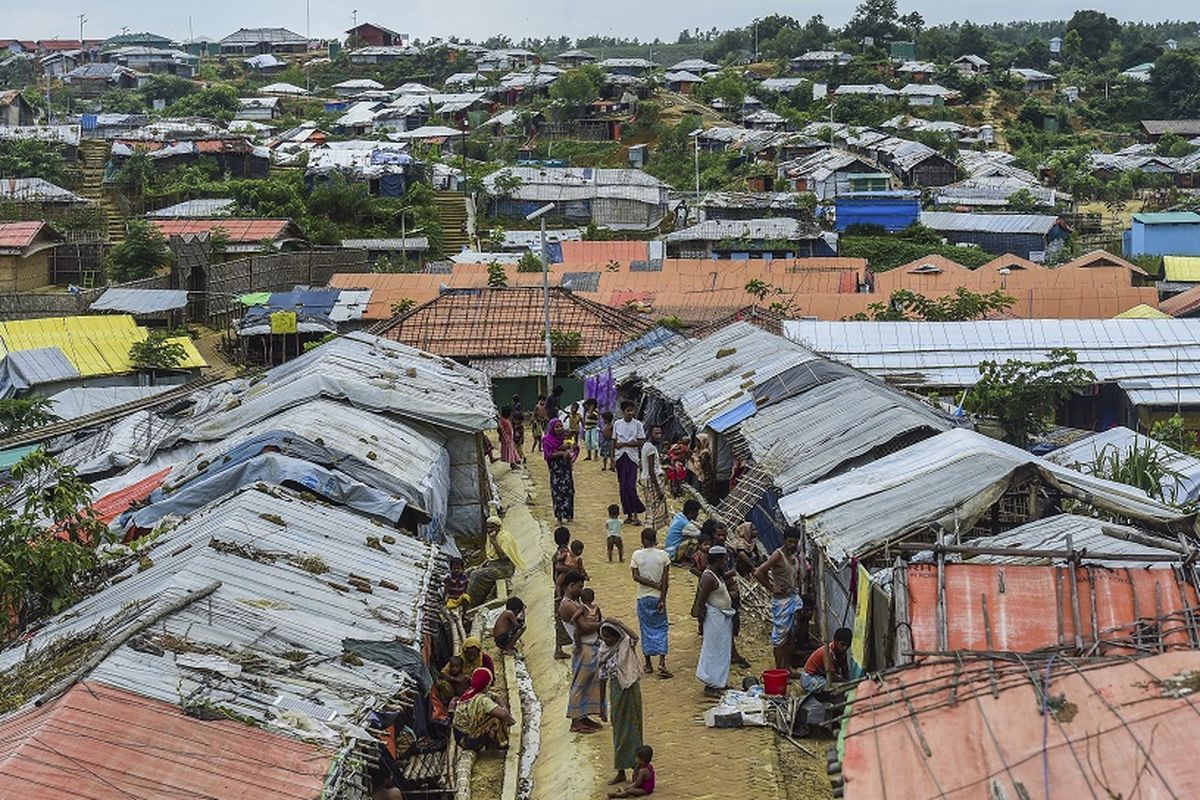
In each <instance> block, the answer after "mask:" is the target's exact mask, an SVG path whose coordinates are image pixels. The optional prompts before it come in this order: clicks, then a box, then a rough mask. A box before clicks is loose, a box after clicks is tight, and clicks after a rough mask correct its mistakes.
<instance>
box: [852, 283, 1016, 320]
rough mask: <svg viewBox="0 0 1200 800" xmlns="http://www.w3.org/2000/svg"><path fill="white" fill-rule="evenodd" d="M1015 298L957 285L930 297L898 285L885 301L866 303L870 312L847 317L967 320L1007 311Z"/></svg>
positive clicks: (997, 292) (862, 318)
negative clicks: (949, 291)
mask: <svg viewBox="0 0 1200 800" xmlns="http://www.w3.org/2000/svg"><path fill="white" fill-rule="evenodd" d="M1016 302H1017V300H1016V298H1014V297H1010V296H1009V295H1006V294H1005V293H1004V292H1002V291H1000V290H999V289H997V290H996V291H993V292H988V293H986V294H977V293H975V292H972V291H969V290H968V289H965V288H963V287H961V286H960V287H958V288H957V289H955V290H954V294H953V295H946V296H943V297H939V298H937V299H933V300H931V299H930V298H928V297H926V296H925V295H923V294H919V293H917V292H913V291H911V290H909V289H897V290H896V291H894V292H892V294H891V297H889V298H888V302H887V303H886V304H884V303H871V304H870V305H869V306H867V309H868V312H869V313H861V312H860V313H858V314H855V315H854V316H852V317H850V319H852V320H875V321H877V322H907V321H909V320H926V321H929V322H968V321H970V320H976V319H985V318H986V317H988V316H989V315H991V314H993V313H996V312H999V311H1007V310H1008V309H1010V308H1012V307H1013V304H1014V303H1016Z"/></svg>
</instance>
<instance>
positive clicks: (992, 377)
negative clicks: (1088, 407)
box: [965, 347, 1096, 447]
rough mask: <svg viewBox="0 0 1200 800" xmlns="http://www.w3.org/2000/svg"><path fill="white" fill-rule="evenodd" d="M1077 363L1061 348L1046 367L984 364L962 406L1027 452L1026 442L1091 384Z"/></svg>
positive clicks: (1039, 364) (1031, 363) (1025, 363)
mask: <svg viewBox="0 0 1200 800" xmlns="http://www.w3.org/2000/svg"><path fill="white" fill-rule="evenodd" d="M1078 362H1079V357H1078V356H1077V355H1076V353H1075V351H1074V350H1071V349H1069V348H1065V347H1056V348H1054V349H1053V350H1051V351H1050V353H1049V354H1048V355H1047V357H1046V360H1045V361H1018V360H1015V359H1009V360H1008V361H1005V362H1004V363H1003V364H1001V363H998V362H996V361H984V362H982V363H981V364H980V365H979V375H980V378H979V382H978V383H976V384H975V387H974V388H973V389H971V390H970V391H969V392H968V393H967V398H966V402H965V406H966V408H967V410H969V411H972V412H975V413H977V414H983V415H986V416H991V417H995V418H996V419H997V421H999V422H1000V424H1001V425H1003V426H1004V440H1005V441H1007V442H1009V443H1010V444H1015V445H1017V446H1019V447H1027V446H1028V445H1029V440H1030V438H1031V437H1033V436H1034V435H1035V434H1038V433H1041V432H1043V431H1045V430H1047V429H1048V428H1049V426H1050V421H1051V420H1052V419H1053V418H1054V413H1055V412H1056V411H1057V410H1058V408H1059V406H1061V405H1062V403H1063V402H1065V401H1066V400H1067V399H1069V398H1070V397H1071V396H1072V395H1076V394H1079V393H1080V392H1082V391H1083V390H1084V389H1086V388H1088V387H1089V386H1091V385H1092V384H1093V383H1095V382H1096V376H1095V375H1094V374H1093V373H1092V371H1091V370H1089V369H1085V368H1083V367H1080V366H1077V364H1078Z"/></svg>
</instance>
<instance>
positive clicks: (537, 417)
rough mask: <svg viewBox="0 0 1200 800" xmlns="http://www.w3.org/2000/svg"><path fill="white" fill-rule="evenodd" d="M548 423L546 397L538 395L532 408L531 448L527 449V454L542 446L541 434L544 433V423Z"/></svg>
mask: <svg viewBox="0 0 1200 800" xmlns="http://www.w3.org/2000/svg"><path fill="white" fill-rule="evenodd" d="M549 421H550V416H549V414H547V413H546V395H544V394H539V395H538V399H537V403H536V404H535V405H534V407H533V436H531V437H530V438H531V439H533V446H532V447H530V448H529V452H531V453H532V452H533V451H535V450H537V449H538V448H539V447H541V446H542V434H544V433H545V432H546V423H547V422H549Z"/></svg>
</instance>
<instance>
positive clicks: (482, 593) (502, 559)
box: [467, 517, 525, 605]
mask: <svg viewBox="0 0 1200 800" xmlns="http://www.w3.org/2000/svg"><path fill="white" fill-rule="evenodd" d="M485 528H486V530H487V540H486V541H485V542H484V543H483V557H484V562H483V564H481V565H480V566H478V567H476V568H475V569H473V570H471V577H470V580H469V581H468V582H467V594H468V595H469V596H470V597H471V603H472V604H474V605H479V604H481V603H485V602H487V601H488V600H489V599H490V598H491V596H492V592H494V591H495V590H496V581H498V580H500V579H501V578H511V577H512V576H513V575H515V574H516V571H517V570H518V569H525V562H524V561H522V560H521V550H520V548H519V547H517V540H516V539H514V538H513V536H512V534H511V533H509V532H508V531H506V530H505V529H504V524H503V523H502V522H501V521H500V518H499V517H488V520H487V523H486V524H485Z"/></svg>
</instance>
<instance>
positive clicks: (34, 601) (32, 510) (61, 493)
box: [0, 450, 113, 628]
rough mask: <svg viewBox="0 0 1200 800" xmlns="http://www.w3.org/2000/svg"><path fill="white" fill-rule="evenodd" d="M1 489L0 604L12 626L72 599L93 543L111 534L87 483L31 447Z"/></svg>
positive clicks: (90, 563) (91, 561) (92, 562)
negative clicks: (94, 506) (95, 507)
mask: <svg viewBox="0 0 1200 800" xmlns="http://www.w3.org/2000/svg"><path fill="white" fill-rule="evenodd" d="M10 474H11V477H12V480H13V483H12V485H10V486H7V487H5V488H4V489H3V490H0V609H4V613H5V614H6V615H8V614H12V615H13V616H15V617H16V622H17V627H18V628H21V627H24V626H25V625H27V624H28V623H29V622H30V621H32V620H34V619H36V618H38V617H40V616H43V615H45V614H53V613H57V612H58V611H61V610H62V609H64V608H66V607H67V606H68V605H70V604H71V603H73V602H74V601H75V600H76V599H77V597H78V595H79V587H80V578H81V577H82V576H83V574H84V573H86V572H87V571H88V570H90V569H92V568H94V567H95V566H96V563H97V562H96V547H97V546H98V545H101V544H106V543H108V542H110V541H111V540H112V539H113V535H112V534H110V533H109V530H108V527H107V526H106V525H104V524H103V523H101V522H100V521H99V520H98V519H97V518H96V513H95V511H94V510H93V509H92V507H91V494H92V487H91V486H89V485H88V484H87V483H85V482H84V481H82V480H80V479H79V477H78V476H77V475H76V474H75V470H74V469H72V468H70V467H66V466H63V465H62V464H60V463H59V462H58V461H56V460H54V459H53V458H51V457H50V456H48V455H46V453H45V451H43V450H35V451H34V452H32V453H30V454H29V455H27V456H25V457H24V458H23V459H21V460H20V461H18V462H17V463H16V464H15V465H14V466H13V467H12V470H11V473H10Z"/></svg>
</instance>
